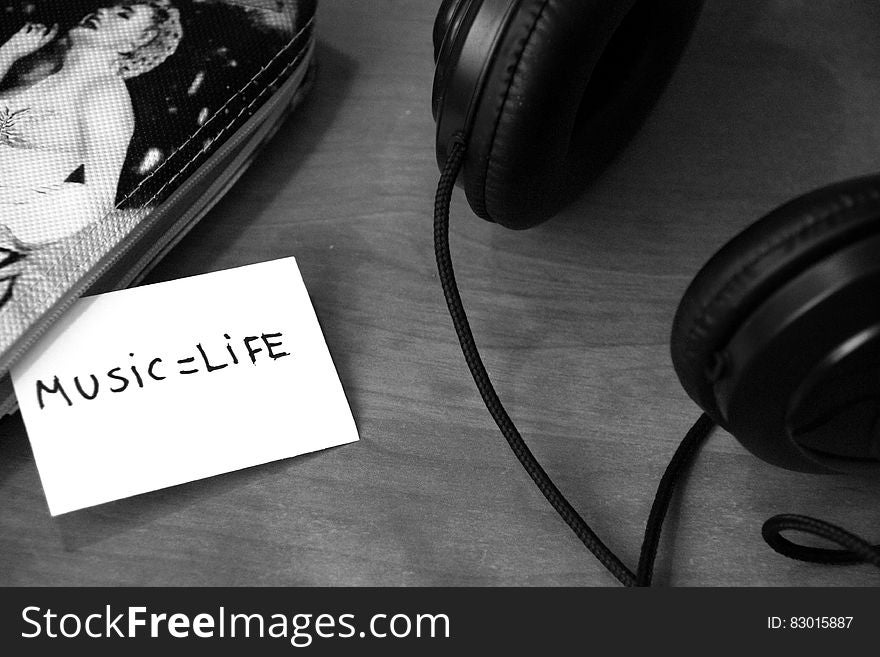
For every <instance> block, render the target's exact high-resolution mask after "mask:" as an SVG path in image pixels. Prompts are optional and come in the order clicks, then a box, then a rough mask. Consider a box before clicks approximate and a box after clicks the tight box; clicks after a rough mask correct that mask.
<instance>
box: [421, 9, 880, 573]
mask: <svg viewBox="0 0 880 657" xmlns="http://www.w3.org/2000/svg"><path fill="white" fill-rule="evenodd" d="M702 5H703V0H662V1H661V0H444V1H443V3H442V5H441V7H440V10H439V13H438V15H437V19H436V22H435V24H434V33H433V38H434V58H435V62H436V72H435V77H434V86H433V97H432V111H433V115H434V120H435V121H436V125H437V142H436V151H437V160H438V163H439V165H440V167H441V169H442V170H443V171H444V175H445V180H444V178H443V177H441V185H440V187H439V188H438V200H437V208H436V209H435V237H437V238H438V244H439V246H438V264H439V266H440V273H441V280H442V279H443V278H444V276H445V277H446V278H448V279H449V281H451V283H450V284H449V285H447V283H444V289H445V290H446V296H447V301H448V302H449V303H450V310H451V312H452V313H453V319H454V320H455V321H456V329H457V330H458V329H459V328H460V327H462V331H459V338H460V339H461V341H462V346H463V347H464V348H465V352H466V354H465V355H466V357H469V356H468V353H467V352H468V350H469V349H470V346H471V345H472V338H470V335H469V332H470V331H469V328H468V327H467V319H466V317H465V316H464V311H463V309H461V310H460V315H461V318H458V319H456V314H458V313H459V309H460V299H457V297H458V293H457V289H455V282H454V276H453V275H452V270H451V262H448V266H447V263H446V260H445V258H446V257H448V243H446V245H445V251H446V253H445V255H444V253H443V251H444V244H442V242H445V241H446V236H445V234H444V233H443V230H444V229H443V228H442V226H441V227H440V228H439V229H438V228H437V220H438V219H442V217H438V213H439V214H442V213H443V212H446V213H447V220H448V194H451V191H452V189H451V188H452V182H456V183H457V184H458V185H460V186H462V187H463V188H464V190H465V192H466V194H467V199H468V202H469V204H470V206H471V208H472V209H473V211H474V212H475V213H476V214H477V215H479V216H480V217H482V218H484V219H487V220H489V221H492V222H495V223H499V224H501V225H503V226H506V227H509V228H514V229H523V228H528V227H530V226H534V225H536V224H538V223H540V222H542V221H545V220H547V219H549V218H550V217H551V216H553V215H554V214H555V213H556V212H557V211H558V210H559V209H561V208H562V207H563V206H564V205H565V204H566V203H567V202H568V201H569V200H570V199H571V198H573V196H574V195H575V194H577V193H578V191H581V190H582V189H583V188H584V186H585V185H586V184H587V183H588V182H589V181H590V180H591V179H592V178H594V177H595V176H596V175H598V174H599V173H600V172H601V171H602V169H603V167H604V166H605V165H606V164H607V163H608V162H609V161H610V159H611V158H613V157H614V155H615V154H616V153H618V152H619V151H620V150H621V149H622V148H623V147H624V146H625V145H626V143H627V141H628V140H629V139H630V138H631V137H632V135H633V134H634V133H635V131H636V130H637V129H638V127H639V126H640V124H641V122H642V120H643V119H644V117H645V116H646V115H647V113H648V112H649V111H650V109H651V107H652V106H653V104H654V103H655V101H656V100H657V98H658V97H659V95H660V93H661V92H662V90H663V88H664V87H665V85H666V82H667V81H668V79H669V78H670V76H671V74H672V72H673V70H674V68H675V66H676V64H677V62H678V60H679V58H680V56H681V54H682V52H683V51H684V48H685V46H686V45H687V42H688V40H689V37H690V35H691V33H692V31H693V30H694V27H695V25H696V22H697V18H698V16H699V13H700V9H701V7H702ZM445 199H446V200H445ZM444 205H445V207H444ZM438 230H439V232H438ZM444 270H448V271H444ZM450 286H451V287H450ZM878 289H880V174H878V175H871V176H866V177H862V178H857V179H852V180H846V181H843V182H839V183H836V184H833V185H829V186H827V187H823V188H821V189H818V190H815V191H812V192H809V193H807V194H804V195H803V196H800V197H798V198H796V199H794V200H792V201H789V202H788V203H785V204H784V205H782V206H780V207H778V208H776V209H775V210H773V211H772V212H770V213H769V214H768V215H766V216H765V217H763V218H761V219H760V220H758V221H757V222H755V223H754V224H752V225H751V226H750V227H749V228H747V229H746V230H745V231H743V232H742V233H740V234H739V235H737V236H736V237H735V238H734V239H732V240H731V241H730V242H728V243H727V244H726V245H725V246H724V247H723V248H722V249H721V250H719V251H718V252H717V253H716V254H715V255H714V256H712V258H711V259H710V260H709V262H708V263H706V265H705V266H704V267H703V268H702V269H701V270H700V272H699V273H698V274H697V276H696V278H695V279H694V280H693V282H692V283H691V284H690V286H689V287H688V289H687V291H686V293H685V295H684V298H683V299H682V300H681V303H680V305H679V307H678V311H677V313H676V316H675V320H674V323H673V326H672V336H671V349H672V362H673V365H674V367H675V371H676V373H677V374H678V378H679V380H680V381H681V384H682V386H683V387H684V389H685V390H686V391H687V393H688V395H689V396H690V397H691V399H693V400H694V401H695V402H696V403H697V404H698V405H699V406H700V407H701V408H702V409H703V411H704V413H705V414H706V415H707V416H708V417H709V418H711V420H712V421H714V423H717V424H718V425H720V426H722V427H723V428H724V429H726V430H727V431H729V432H730V433H731V434H733V435H734V436H735V437H736V438H737V439H738V440H739V441H740V442H741V443H742V444H743V445H744V446H745V447H746V448H747V449H749V450H750V451H751V452H752V453H754V454H755V455H757V456H759V457H760V458H762V459H764V460H766V461H768V462H770V463H773V464H775V465H778V466H781V467H784V468H788V469H792V470H799V471H805V472H853V471H880V375H878V372H880V300H878V295H877V290H878ZM456 300H457V304H456ZM462 319H463V322H462V321H461V320H462ZM463 333H464V334H463ZM469 340H470V342H469ZM473 351H474V352H476V348H475V347H473ZM472 360H474V359H473V357H472V356H470V357H469V364H470V361H472ZM476 360H477V361H479V355H478V354H477V355H476ZM481 367H482V364H481V363H479V367H478V368H477V369H480V368H481ZM473 371H474V368H472V372H473ZM483 374H485V371H484V370H483ZM474 377H475V379H476V380H477V383H478V387H480V388H481V390H480V391H481V393H484V388H485V386H486V382H488V377H486V382H482V381H481V380H480V378H481V376H480V375H479V372H474ZM488 386H489V388H490V389H491V384H488ZM483 396H484V400H487V395H486V394H484V395H483ZM488 397H489V398H488V400H487V405H489V406H490V411H492V407H491V405H492V403H494V402H493V400H492V398H493V397H494V390H492V391H491V394H490V395H488ZM495 400H496V401H497V397H495ZM499 406H500V402H499ZM501 410H502V412H503V408H502V409H501ZM495 415H496V413H495V412H493V416H495ZM503 415H504V416H506V413H503ZM508 420H509V418H508ZM496 421H498V418H497V417H496ZM502 424H503V422H500V421H499V426H501V427H502V431H503V432H505V435H507V434H508V433H509V429H507V431H506V430H505V427H504V426H502ZM511 426H512V423H511ZM514 431H515V428H514ZM707 432H708V430H707ZM517 435H518V434H517ZM508 440H510V437H509V436H508ZM515 449H516V448H515ZM527 467H528V466H527ZM534 476H535V475H533V477H534ZM536 481H537V479H536ZM539 485H540V484H539ZM545 494H546V492H545ZM551 501H552V500H551ZM661 522H662V519H661ZM569 524H571V523H569ZM785 528H791V527H782V529H785ZM658 531H659V530H658ZM777 540H780V539H778V537H777ZM781 540H782V541H785V539H781ZM866 545H867V544H866ZM774 547H777V546H774ZM848 547H850V548H851V546H848ZM869 547H870V546H869ZM872 549H873V548H872ZM825 552H829V553H830V552H832V551H830V550H826V551H825ZM833 552H838V551H833ZM600 558H601V557H600ZM863 558H864V559H865V560H869V561H872V562H874V563H876V564H877V565H880V551H878V552H875V553H874V555H873V557H871V558H869V557H866V556H864V555H863ZM875 559H876V561H874V560H875ZM603 562H604V560H603ZM606 565H608V564H607V563H606Z"/></svg>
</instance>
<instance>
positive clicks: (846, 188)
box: [671, 175, 880, 425]
mask: <svg viewBox="0 0 880 657" xmlns="http://www.w3.org/2000/svg"><path fill="white" fill-rule="evenodd" d="M878 232H880V175H872V176H866V177H863V178H854V179H851V180H846V181H843V182H840V183H836V184H834V185H830V186H828V187H824V188H821V189H818V190H816V191H813V192H810V193H808V194H805V195H803V196H800V197H798V198H796V199H794V200H792V201H790V202H788V203H786V204H785V205H782V206H780V207H779V208H777V209H775V210H774V211H773V212H771V213H770V214H768V215H766V216H765V217H764V218H762V219H760V220H758V221H757V222H755V223H754V224H752V225H751V226H749V227H748V228H747V229H746V230H744V231H743V232H742V233H740V234H739V235H737V236H736V237H734V238H733V239H732V240H731V241H730V242H728V243H727V244H726V245H725V246H724V247H723V248H722V249H721V250H720V251H718V252H717V253H716V254H715V255H714V256H712V258H711V259H710V260H709V262H707V263H706V265H705V266H704V267H703V268H702V269H701V270H700V271H699V273H698V274H697V275H696V277H695V278H694V280H693V281H692V282H691V284H690V286H689V287H688V289H687V291H686V292H685V294H684V297H683V298H682V300H681V303H680V304H679V306H678V311H677V312H676V315H675V320H674V321H673V325H672V336H671V349H672V363H673V366H674V367H675V371H676V373H677V374H678V378H679V381H681V384H682V386H683V387H684V389H685V390H686V391H687V393H688V395H689V396H690V397H691V399H693V400H694V401H695V402H696V403H697V404H698V405H699V406H700V407H701V408H703V410H705V411H706V412H707V413H709V415H711V416H712V417H713V418H714V419H715V420H716V421H718V422H719V423H720V424H722V425H724V422H723V418H721V417H720V411H719V406H718V401H717V399H716V396H715V392H714V388H713V386H714V384H713V376H712V371H713V370H714V369H715V361H716V354H718V353H719V352H720V351H721V350H723V349H724V348H725V347H726V346H727V343H728V342H729V341H730V339H731V338H732V337H733V335H734V334H735V332H736V331H737V330H738V328H739V327H740V326H741V325H742V324H743V323H744V322H745V321H746V320H747V319H748V318H749V316H750V315H751V314H752V313H753V312H754V311H755V310H756V309H757V308H758V307H759V306H760V305H761V304H762V303H763V302H764V301H765V300H767V299H768V298H769V297H770V296H771V295H772V294H774V293H775V292H776V291H778V290H779V289H780V288H781V287H782V286H783V285H785V284H786V283H787V282H789V281H791V280H792V279H793V278H794V277H796V276H798V275H800V274H801V273H803V272H804V271H806V270H807V269H808V268H809V267H810V266H812V265H814V264H816V263H818V262H820V261H821V260H823V259H824V258H826V257H828V256H829V255H831V254H833V253H834V252H836V251H837V250H839V249H842V248H845V247H847V246H849V245H851V244H853V243H854V242H856V241H857V240H859V239H861V238H864V237H866V236H868V235H873V234H876V233H878Z"/></svg>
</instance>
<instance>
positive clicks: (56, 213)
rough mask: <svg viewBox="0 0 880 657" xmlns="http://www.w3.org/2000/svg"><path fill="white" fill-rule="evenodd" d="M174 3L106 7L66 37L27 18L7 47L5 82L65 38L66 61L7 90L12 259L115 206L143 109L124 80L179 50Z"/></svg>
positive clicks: (1, 116) (2, 185)
mask: <svg viewBox="0 0 880 657" xmlns="http://www.w3.org/2000/svg"><path fill="white" fill-rule="evenodd" d="M182 36H183V31H182V28H181V24H180V18H179V13H178V10H177V9H175V8H174V7H173V6H171V4H170V2H169V1H168V0H154V1H151V2H135V3H132V4H119V5H115V6H112V7H105V8H102V9H99V10H97V11H96V12H93V13H90V14H88V15H87V16H85V17H84V18H82V20H81V21H80V22H79V23H78V24H76V25H75V26H74V27H72V28H71V29H70V30H69V31H68V33H67V34H66V35H63V36H61V37H60V39H59V34H58V27H57V26H54V27H49V26H46V25H41V24H33V23H27V24H24V25H23V26H22V27H21V28H20V29H19V30H18V31H17V32H16V33H15V34H14V35H13V36H12V37H11V38H9V39H8V40H7V41H6V42H5V43H3V45H2V46H0V83H3V82H4V78H6V76H7V75H8V74H9V72H10V69H11V68H12V67H13V65H14V64H15V63H16V62H17V61H19V60H21V59H22V58H25V57H28V56H29V55H31V54H32V53H35V52H36V51H38V50H40V49H42V48H44V47H46V46H47V45H49V44H51V43H52V42H53V41H56V40H60V41H63V43H62V44H61V45H62V46H63V48H62V50H63V53H64V54H63V63H62V65H61V66H60V68H58V69H57V70H56V71H54V72H51V73H48V74H43V75H39V74H37V75H33V74H32V75H30V76H20V77H21V78H22V79H23V80H20V81H19V84H17V85H15V86H13V87H12V88H6V87H7V86H8V85H4V87H2V88H4V90H3V91H0V248H2V250H3V251H5V252H6V255H7V257H6V260H7V261H8V260H10V256H12V258H11V259H17V258H16V257H15V256H16V255H17V254H21V253H25V252H27V251H28V250H30V249H33V248H35V247H39V246H42V245H45V244H48V243H51V242H54V241H56V240H59V239H63V238H65V237H68V236H70V235H73V234H74V233H76V232H77V231H79V230H81V229H82V228H83V227H85V226H87V225H89V224H91V223H93V222H95V221H97V220H99V219H101V218H102V217H104V216H106V215H107V214H108V213H109V212H111V211H112V210H113V208H114V201H115V197H116V191H117V185H118V183H119V177H120V173H121V170H122V167H123V163H124V161H125V157H126V152H127V150H128V146H129V142H130V141H131V138H132V135H133V133H134V112H133V109H132V103H131V97H130V95H129V91H128V88H127V86H126V83H125V80H127V79H130V78H134V77H136V76H138V75H141V74H143V73H146V72H148V71H150V70H152V69H154V68H155V67H157V66H158V65H160V64H161V63H162V62H163V61H165V60H166V59H167V58H168V57H169V56H170V55H171V54H173V53H174V52H175V50H176V49H177V46H178V44H179V42H180V40H181V38H182Z"/></svg>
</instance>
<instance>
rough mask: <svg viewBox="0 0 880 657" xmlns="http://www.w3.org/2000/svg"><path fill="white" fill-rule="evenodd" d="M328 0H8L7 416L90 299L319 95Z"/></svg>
mask: <svg viewBox="0 0 880 657" xmlns="http://www.w3.org/2000/svg"><path fill="white" fill-rule="evenodd" d="M315 4H316V2H315V0H135V1H134V2H129V3H123V2H120V3H119V4H110V3H107V2H100V0H0V376H2V380H0V415H5V414H7V413H9V412H10V411H12V410H14V409H15V397H14V394H13V392H12V386H11V383H10V381H9V377H8V374H7V373H8V370H9V368H10V366H11V365H12V364H13V363H14V362H15V361H16V359H17V358H19V357H20V356H21V355H22V354H23V353H24V352H25V351H27V350H28V349H29V348H30V347H32V346H33V344H34V343H35V342H36V341H37V339H38V338H39V336H40V335H41V334H42V333H43V332H44V331H45V330H46V328H48V326H49V325H50V324H51V323H52V322H53V321H54V320H55V319H57V318H58V317H59V316H60V315H61V314H62V313H64V311H65V310H66V309H67V308H68V307H69V306H70V305H71V304H72V303H73V302H74V301H75V300H76V299H77V298H78V297H79V296H81V295H82V294H84V293H99V292H106V291H110V290H113V289H119V288H122V287H125V286H129V285H133V284H135V283H137V282H138V281H139V280H140V279H141V278H142V277H143V276H144V275H145V274H146V272H147V271H148V270H149V269H150V267H151V266H152V265H153V264H155V263H156V262H157V261H158V260H159V259H160V258H161V257H162V256H163V255H164V254H165V253H167V252H168V250H169V249H171V247H172V246H174V244H176V242H177V241H178V240H179V239H180V238H181V237H182V236H183V235H184V234H185V233H186V232H187V231H188V230H189V229H190V228H191V227H192V226H193V225H194V224H195V223H196V222H197V221H198V220H199V219H201V218H202V216H204V214H205V213H206V212H207V211H208V210H209V209H210V208H211V207H212V205H213V204H214V203H216V202H217V200H219V198H220V197H221V196H222V195H223V194H224V193H225V192H226V191H228V190H229V188H230V187H231V186H232V185H233V183H234V182H235V181H236V180H237V179H238V177H239V176H240V175H241V174H242V173H243V171H244V170H245V169H246V168H247V166H248V164H249V163H250V162H251V160H252V159H253V157H254V155H255V153H256V152H257V151H258V149H259V147H260V146H261V145H262V144H263V143H265V142H266V140H268V139H269V138H270V137H271V136H272V135H273V134H274V132H275V131H276V130H277V128H278V127H279V125H280V123H281V122H282V121H283V119H284V118H285V117H286V115H287V114H288V112H289V111H290V110H291V108H292V107H294V106H295V105H296V104H297V102H298V101H299V99H300V98H301V97H302V96H303V95H304V93H305V91H306V90H307V89H308V87H309V84H310V81H311V78H312V71H313V66H312V63H313V52H314V39H313V24H314V12H315Z"/></svg>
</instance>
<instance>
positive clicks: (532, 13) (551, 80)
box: [464, 0, 702, 228]
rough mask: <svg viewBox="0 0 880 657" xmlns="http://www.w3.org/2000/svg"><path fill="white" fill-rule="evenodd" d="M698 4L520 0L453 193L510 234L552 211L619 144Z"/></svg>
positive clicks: (655, 92) (643, 109) (650, 98)
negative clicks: (459, 186)
mask: <svg viewBox="0 0 880 657" xmlns="http://www.w3.org/2000/svg"><path fill="white" fill-rule="evenodd" d="M701 6H702V0H665V1H664V2H654V1H653V0H625V1H623V2H621V1H620V0H591V1H587V0H583V1H578V2H564V1H561V0H522V1H521V2H520V3H519V6H518V7H517V8H516V9H515V10H514V15H513V16H512V18H511V21H510V23H509V25H508V27H507V29H506V30H505V32H504V35H503V37H502V39H501V40H500V42H499V43H498V44H497V45H496V48H495V51H494V53H493V57H492V63H491V65H490V67H489V70H488V73H487V76H486V81H485V85H484V87H483V90H482V92H481V94H480V96H479V99H478V101H477V104H476V106H475V109H474V113H473V121H472V124H471V129H470V132H469V137H468V145H467V156H466V160H465V165H464V186H465V191H466V192H467V196H468V200H469V202H470V204H471V207H472V208H473V209H474V211H475V212H476V213H477V214H478V215H480V216H481V217H483V218H485V219H489V220H491V221H495V222H497V223H500V224H503V225H505V226H508V227H510V228H527V227H529V226H532V225H534V224H537V223H540V222H541V221H544V220H546V219H548V218H549V217H550V216H552V215H553V214H555V213H556V212H557V211H558V210H559V208H560V207H561V206H562V205H563V204H564V203H565V202H566V201H567V200H569V198H570V196H571V195H572V194H573V193H574V192H576V191H577V190H578V189H580V188H582V187H583V186H584V185H585V184H586V183H587V182H588V181H589V179H590V178H592V177H594V176H595V175H596V174H597V173H599V172H600V171H601V169H602V168H603V167H604V165H605V164H606V163H607V162H608V161H609V159H610V158H612V157H613V156H614V155H615V154H616V153H617V152H618V151H619V150H620V149H621V148H622V147H623V145H624V144H625V143H626V142H627V141H628V140H629V138H630V137H631V136H632V134H633V133H634V132H635V130H636V129H637V128H638V126H639V125H640V124H641V122H642V119H643V118H644V116H645V115H646V114H647V112H648V110H649V109H650V108H651V107H652V105H653V104H654V101H655V100H656V98H657V97H658V96H659V94H660V92H661V90H662V89H663V87H664V86H665V83H666V81H667V80H668V78H669V76H670V75H671V73H672V70H673V69H674V67H675V64H676V63H677V61H678V59H679V57H680V55H681V52H682V50H683V49H684V47H685V45H686V43H687V40H688V37H689V36H690V33H691V31H692V30H693V27H694V24H695V22H696V18H697V15H698V14H699V10H700V8H701Z"/></svg>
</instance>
